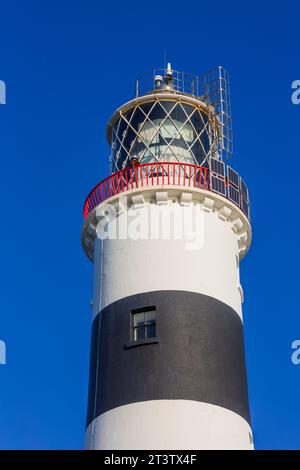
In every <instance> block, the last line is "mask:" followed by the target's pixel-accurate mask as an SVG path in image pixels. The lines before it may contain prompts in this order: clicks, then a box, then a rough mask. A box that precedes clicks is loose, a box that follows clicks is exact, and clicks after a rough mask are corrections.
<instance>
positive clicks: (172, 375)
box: [87, 291, 250, 425]
mask: <svg viewBox="0 0 300 470" xmlns="http://www.w3.org/2000/svg"><path fill="white" fill-rule="evenodd" d="M149 305H155V306H156V316H157V335H158V342H157V343H153V344H147V345H146V346H145V345H141V346H137V347H133V348H126V344H128V342H129V341H130V328H131V326H130V325H131V322H130V315H131V310H133V309H137V308H140V307H147V306H149ZM100 320H101V321H100ZM96 384H97V392H96ZM160 399H169V400H175V399H184V400H194V401H195V400H196V401H201V402H205V403H210V404H214V405H219V406H222V407H224V408H227V409H229V410H232V411H234V412H235V413H238V414H239V415H240V416H242V417H243V418H245V419H246V420H247V421H248V422H249V424H250V415H249V405H248V392H247V379H246V367H245V354H244V339H243V326H242V322H241V319H240V318H239V316H238V315H237V313H236V312H235V311H234V310H233V309H232V308H231V307H229V306H228V305H226V304H224V303H223V302H220V301H219V300H216V299H214V298H212V297H208V296H206V295H202V294H196V293H192V292H185V291H157V292H147V293H143V294H137V295H133V296H130V297H126V298H124V299H121V300H118V301H117V302H114V303H113V304H111V305H109V306H107V307H106V308H104V309H103V311H102V312H101V314H98V315H97V316H96V318H95V319H94V322H93V328H92V340H91V361H90V383H89V400H88V415H87V425H88V424H89V423H90V422H91V421H92V420H93V419H94V418H96V417H97V416H99V415H100V414H102V413H104V412H105V411H108V410H111V409H112V408H116V407H118V406H121V405H126V404H129V403H135V402H140V401H145V400H160Z"/></svg>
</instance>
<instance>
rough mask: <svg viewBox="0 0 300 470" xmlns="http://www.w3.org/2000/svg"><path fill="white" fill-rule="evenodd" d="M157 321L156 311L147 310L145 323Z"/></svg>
mask: <svg viewBox="0 0 300 470" xmlns="http://www.w3.org/2000/svg"><path fill="white" fill-rule="evenodd" d="M155 322H156V311H155V310H150V311H149V312H145V323H147V324H149V323H155Z"/></svg>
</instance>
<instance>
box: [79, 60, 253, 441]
mask: <svg viewBox="0 0 300 470" xmlns="http://www.w3.org/2000/svg"><path fill="white" fill-rule="evenodd" d="M107 139H108V142H109V144H110V147H111V174H110V176H108V177H107V178H106V179H105V180H103V181H102V182H100V183H99V184H97V186H96V187H95V188H94V189H93V190H92V191H91V192H90V194H89V196H88V198H87V200H86V202H85V205H84V225H83V229H82V245H83V249H84V251H85V253H86V255H87V256H88V258H89V259H90V260H91V261H92V262H93V264H94V283H93V284H94V288H93V289H94V291H93V302H92V305H93V322H92V338H91V358H90V381H89V398H88V414H87V428H86V448H88V449H115V450H117V449H126V450H127V449H252V448H253V439H252V432H251V424H250V415H249V405H248V392H247V379H246V367H245V354H244V340H243V317H242V303H243V289H242V286H241V284H240V276H239V266H240V260H241V259H242V258H243V257H244V256H245V254H246V253H247V250H248V248H249V245H250V241H251V226H250V213H249V196H248V190H247V186H246V185H245V183H244V181H243V179H242V178H241V177H240V176H239V175H238V174H237V172H236V171H234V170H233V169H232V167H231V166H229V165H228V164H227V161H228V158H229V157H230V156H231V154H232V129H231V113H230V99H229V84H228V76H227V72H226V71H225V70H224V69H223V68H222V67H218V68H216V69H215V70H213V71H211V72H209V73H205V74H203V75H202V76H200V77H196V76H192V75H188V74H185V73H182V72H176V71H174V70H173V69H172V67H171V65H170V64H168V67H167V69H164V70H156V71H154V73H153V74H151V75H145V76H143V78H142V79H140V80H138V81H137V82H136V89H135V97H134V98H133V99H131V100H130V101H128V102H126V103H125V104H123V105H122V106H121V107H120V108H119V109H117V110H116V111H115V112H114V114H113V115H112V117H111V119H110V120H109V122H108V126H107Z"/></svg>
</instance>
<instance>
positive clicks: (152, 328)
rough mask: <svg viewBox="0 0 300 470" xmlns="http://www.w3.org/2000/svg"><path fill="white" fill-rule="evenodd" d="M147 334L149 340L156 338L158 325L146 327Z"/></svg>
mask: <svg viewBox="0 0 300 470" xmlns="http://www.w3.org/2000/svg"><path fill="white" fill-rule="evenodd" d="M146 334H147V338H155V337H156V324H155V323H154V324H153V325H150V326H147V327H146Z"/></svg>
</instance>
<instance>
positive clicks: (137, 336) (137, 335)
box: [134, 327, 146, 341]
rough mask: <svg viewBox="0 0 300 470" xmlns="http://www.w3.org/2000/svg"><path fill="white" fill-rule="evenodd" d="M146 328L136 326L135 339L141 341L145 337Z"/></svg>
mask: <svg viewBox="0 0 300 470" xmlns="http://www.w3.org/2000/svg"><path fill="white" fill-rule="evenodd" d="M145 333H146V332H145V328H144V327H140V328H135V329H134V341H139V340H141V339H145Z"/></svg>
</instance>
